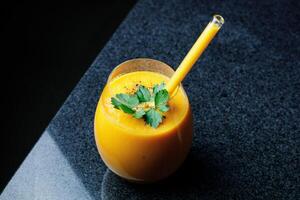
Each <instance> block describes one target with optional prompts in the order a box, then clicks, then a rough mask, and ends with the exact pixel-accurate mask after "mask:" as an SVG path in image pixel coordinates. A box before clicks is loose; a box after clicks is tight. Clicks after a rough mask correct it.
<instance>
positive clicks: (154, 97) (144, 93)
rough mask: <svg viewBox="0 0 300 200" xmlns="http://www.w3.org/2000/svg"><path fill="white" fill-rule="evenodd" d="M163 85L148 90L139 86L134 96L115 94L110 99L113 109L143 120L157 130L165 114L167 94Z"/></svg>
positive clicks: (167, 107) (167, 108)
mask: <svg viewBox="0 0 300 200" xmlns="http://www.w3.org/2000/svg"><path fill="white" fill-rule="evenodd" d="M164 88H165V84H164V83H161V84H159V85H155V86H154V87H153V89H152V90H149V89H148V88H146V87H145V86H143V85H140V86H139V87H138V89H137V91H136V92H135V93H134V94H132V95H131V94H123V93H121V94H117V95H116V96H115V97H112V98H111V103H112V105H113V106H114V108H116V109H119V110H122V111H123V112H124V113H127V114H130V115H132V116H133V117H135V118H137V119H140V118H144V120H145V122H146V123H147V124H149V125H150V126H151V127H153V128H157V127H158V126H159V124H160V123H162V120H163V114H162V113H164V112H167V111H168V110H169V109H170V107H169V106H168V101H169V98H170V96H169V93H168V91H167V90H166V89H164Z"/></svg>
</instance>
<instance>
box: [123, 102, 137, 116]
mask: <svg viewBox="0 0 300 200" xmlns="http://www.w3.org/2000/svg"><path fill="white" fill-rule="evenodd" d="M119 108H120V109H121V110H123V112H124V113H128V114H134V113H135V111H134V110H132V109H131V108H129V107H128V106H126V105H124V104H121V105H120V106H119Z"/></svg>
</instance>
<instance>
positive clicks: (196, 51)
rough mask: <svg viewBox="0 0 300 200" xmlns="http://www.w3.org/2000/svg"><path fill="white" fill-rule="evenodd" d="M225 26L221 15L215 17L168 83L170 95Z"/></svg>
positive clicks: (167, 87)
mask: <svg viewBox="0 0 300 200" xmlns="http://www.w3.org/2000/svg"><path fill="white" fill-rule="evenodd" d="M223 24H224V19H223V17H222V16H221V15H214V16H213V19H212V20H211V21H210V22H209V23H208V25H207V26H206V28H205V29H204V31H203V32H202V33H201V35H200V36H199V38H198V39H197V41H196V42H195V44H194V45H193V47H192V48H191V50H190V51H189V52H188V54H187V55H186V56H185V58H184V59H183V61H182V62H181V63H180V65H179V67H178V68H177V70H176V71H175V73H174V74H173V76H172V77H171V79H170V81H169V82H168V84H167V86H166V89H167V90H168V92H169V93H170V94H172V93H173V92H174V90H175V89H176V88H177V86H178V85H179V84H180V83H181V81H182V80H183V79H184V77H185V76H186V75H187V73H188V72H189V71H190V70H191V68H192V67H193V65H194V64H195V62H196V61H197V60H198V58H199V57H200V56H201V54H202V53H203V51H204V50H205V49H206V47H207V46H208V44H209V43H210V42H211V40H212V39H213V38H214V37H215V35H216V34H217V33H218V31H219V30H220V28H221V27H222V25H223Z"/></svg>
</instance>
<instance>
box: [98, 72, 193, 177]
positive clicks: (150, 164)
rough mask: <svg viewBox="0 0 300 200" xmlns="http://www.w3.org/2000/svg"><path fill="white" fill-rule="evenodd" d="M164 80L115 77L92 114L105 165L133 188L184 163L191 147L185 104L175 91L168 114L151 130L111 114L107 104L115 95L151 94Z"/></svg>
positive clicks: (181, 91) (146, 75)
mask: <svg viewBox="0 0 300 200" xmlns="http://www.w3.org/2000/svg"><path fill="white" fill-rule="evenodd" d="M168 81H169V78H168V77H167V76H165V75H162V74H160V73H156V72H150V71H136V72H130V73H127V74H124V75H120V76H118V77H116V78H114V79H112V80H111V81H110V82H108V83H107V85H106V86H105V88H104V90H103V92H102V95H101V97H100V100H99V102H98V106H97V109H96V113H95V121H94V127H95V139H96V144H97V148H98V150H99V153H100V155H101V158H102V160H103V161H104V162H105V164H106V165H107V166H108V167H109V168H110V169H111V170H112V171H113V172H115V173H116V174H118V175H119V176H121V177H123V178H125V179H128V180H131V181H138V182H153V181H156V180H160V179H163V178H165V177H167V176H169V175H170V174H171V173H173V172H174V171H175V170H176V169H177V168H178V167H179V166H180V164H181V163H182V162H183V161H184V159H185V157H186V155H187V153H188V151H189V149H190V146H191V141H192V129H193V128H192V114H191V110H190V105H189V100H188V98H187V96H186V94H185V91H184V89H183V88H182V87H181V86H180V87H179V89H178V90H177V92H176V94H174V95H173V96H172V97H171V99H170V100H169V103H168V104H169V106H170V110H169V111H168V112H166V113H164V116H165V118H164V119H163V122H162V123H161V124H160V125H159V126H158V127H157V128H153V127H151V126H149V125H147V124H146V123H145V121H144V120H143V119H136V118H134V117H132V116H131V115H129V114H126V113H124V112H122V111H121V110H118V109H115V108H114V107H113V105H112V104H111V98H112V97H113V96H115V95H116V94H118V93H128V92H134V91H136V90H137V88H138V85H144V86H146V87H147V88H149V89H151V88H152V87H153V86H154V85H155V84H160V83H162V82H164V83H167V82H168Z"/></svg>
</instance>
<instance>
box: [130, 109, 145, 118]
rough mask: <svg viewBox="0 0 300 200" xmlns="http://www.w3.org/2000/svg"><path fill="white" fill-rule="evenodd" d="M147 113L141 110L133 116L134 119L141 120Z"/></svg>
mask: <svg viewBox="0 0 300 200" xmlns="http://www.w3.org/2000/svg"><path fill="white" fill-rule="evenodd" d="M145 114H146V113H145V111H144V110H139V111H136V112H135V113H134V114H133V117H135V118H137V119H140V118H142V117H143V116H144V115H145Z"/></svg>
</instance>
